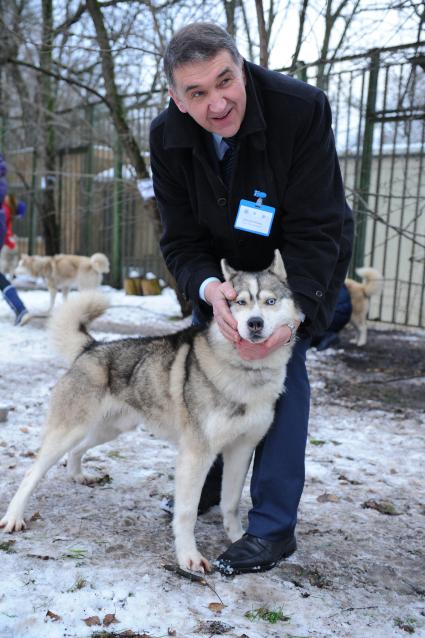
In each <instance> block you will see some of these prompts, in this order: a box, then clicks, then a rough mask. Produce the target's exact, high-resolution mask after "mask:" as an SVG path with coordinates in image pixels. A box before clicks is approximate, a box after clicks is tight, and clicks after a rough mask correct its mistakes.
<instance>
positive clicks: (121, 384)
mask: <svg viewBox="0 0 425 638" xmlns="http://www.w3.org/2000/svg"><path fill="white" fill-rule="evenodd" d="M222 268H223V273H224V276H225V277H226V279H227V280H229V281H231V282H232V285H233V286H234V288H235V290H236V292H237V297H236V299H235V300H234V301H233V302H231V311H232V313H233V315H234V317H235V318H236V320H237V323H238V331H239V333H240V335H241V336H242V337H243V338H244V339H249V340H250V341H255V342H257V343H258V342H259V341H264V340H266V339H267V338H268V337H269V336H270V335H271V334H272V333H273V332H274V331H275V330H276V328H277V327H278V326H281V325H284V324H287V323H288V322H289V321H294V320H297V319H298V318H299V314H300V313H299V310H298V308H297V307H296V306H295V303H294V300H293V298H292V295H291V291H290V290H289V288H288V286H287V283H286V273H285V269H284V266H283V262H282V258H281V256H280V253H279V252H278V251H276V254H275V259H274V261H273V263H272V265H271V266H270V268H269V269H267V270H265V271H262V272H260V273H243V272H237V271H234V270H232V269H231V268H230V267H229V266H228V265H227V264H226V263H225V262H223V263H222ZM106 306H107V304H106V302H105V299H104V297H102V296H101V295H99V294H93V293H91V294H87V293H82V294H81V295H78V296H76V297H75V298H73V299H71V300H70V301H69V302H67V303H66V304H64V305H63V306H62V307H61V308H60V310H59V312H58V313H57V314H56V316H55V317H54V318H53V321H52V329H53V337H54V340H55V342H56V345H57V347H58V349H59V351H60V352H61V353H62V354H63V355H65V356H66V357H67V358H68V360H69V361H71V362H73V363H72V365H71V368H70V370H69V371H68V372H67V373H66V374H65V375H64V376H63V377H62V379H61V380H59V382H58V383H57V385H56V386H55V388H54V390H53V394H52V398H51V403H50V409H49V412H48V417H47V421H46V425H45V430H44V439H43V443H42V446H41V449H40V452H39V455H38V457H37V460H36V461H35V463H34V465H33V466H32V468H31V469H30V470H29V472H28V473H27V474H26V476H25V478H24V479H23V481H22V483H21V485H20V487H19V489H18V491H17V493H16V494H15V496H14V497H13V499H12V501H11V503H10V505H9V507H8V510H7V512H6V515H5V516H4V518H3V519H2V520H1V521H0V526H1V527H5V530H6V531H7V532H12V531H14V530H20V529H22V528H23V527H24V526H25V523H24V519H23V515H24V508H25V505H26V502H27V500H28V498H29V496H30V494H31V493H32V491H33V490H34V488H35V486H36V485H37V483H38V481H39V480H40V479H41V478H42V476H43V475H44V474H45V473H46V472H47V470H48V469H49V468H50V467H51V466H52V465H53V464H54V463H55V462H57V461H58V460H59V459H60V458H61V457H62V456H63V454H65V453H66V452H69V455H68V465H67V468H68V472H69V474H70V476H71V477H72V478H73V479H74V480H77V481H80V482H87V481H90V478H88V477H86V476H84V474H83V473H82V469H81V458H82V456H83V454H84V452H85V451H86V450H88V449H89V448H90V447H93V446H94V445H98V444H100V443H104V442H106V441H108V440H111V439H113V438H115V436H117V435H118V434H119V433H120V432H124V431H127V430H130V429H133V428H134V427H135V426H136V425H137V424H139V423H140V422H142V423H143V424H144V425H145V426H146V427H148V429H149V430H151V431H153V432H154V433H156V434H158V435H160V436H163V437H165V438H167V439H169V440H171V441H173V442H174V443H176V444H177V447H178V456H177V464H176V473H175V475H176V479H175V481H176V484H175V508H174V520H173V530H174V535H175V543H176V552H177V559H178V563H179V564H180V566H181V567H184V568H189V569H195V570H200V571H202V570H204V569H209V563H208V561H207V559H206V558H204V557H203V556H202V555H201V554H200V553H199V551H198V549H197V547H196V542H195V537H194V527H195V522H196V515H197V506H198V502H199V498H200V494H201V489H202V486H203V483H204V480H205V477H206V475H207V472H208V470H209V468H210V466H211V464H212V462H213V460H214V459H215V457H216V456H217V454H218V453H220V452H222V454H223V461H224V473H223V487H222V498H221V509H222V514H223V522H224V527H225V530H226V532H227V534H228V536H229V538H230V540H231V541H235V540H237V539H238V538H239V537H240V536H241V535H242V527H241V523H240V520H239V501H240V495H241V491H242V487H243V483H244V480H245V476H246V473H247V470H248V466H249V462H250V459H251V455H252V452H253V450H254V448H255V446H256V445H257V443H258V442H259V441H260V440H261V438H262V437H263V436H264V434H265V433H266V431H267V429H268V428H269V426H270V424H271V422H272V419H273V410H274V404H275V401H276V399H277V398H278V396H279V394H280V393H281V392H282V388H283V383H284V380H285V377H286V364H287V362H288V360H289V358H290V356H291V353H292V349H293V343H292V342H291V343H289V344H287V345H285V346H283V347H282V348H280V349H279V350H276V351H275V352H273V353H272V354H271V355H269V356H268V357H267V358H265V359H261V360H257V361H244V360H242V359H240V357H239V355H238V354H237V351H236V349H235V347H234V345H233V344H232V343H230V342H229V341H227V340H226V339H225V338H224V337H223V336H222V334H221V332H220V330H219V329H218V326H217V324H216V323H215V322H214V321H212V322H211V324H210V325H209V326H208V327H206V328H201V329H199V328H190V329H188V330H184V331H182V332H178V333H176V334H172V335H168V336H165V337H154V338H145V339H141V338H135V339H120V340H117V341H114V342H108V343H101V342H96V341H95V340H94V339H93V338H92V337H91V336H90V335H89V334H88V333H87V330H86V325H87V324H88V322H90V321H92V320H93V319H94V318H96V317H98V316H99V315H100V314H101V313H102V312H103V311H104V310H105V308H106Z"/></svg>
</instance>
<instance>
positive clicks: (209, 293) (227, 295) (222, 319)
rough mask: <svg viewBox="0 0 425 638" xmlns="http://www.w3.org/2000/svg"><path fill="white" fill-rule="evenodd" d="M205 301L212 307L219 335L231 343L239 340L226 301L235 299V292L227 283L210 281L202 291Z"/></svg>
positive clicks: (234, 322) (235, 325)
mask: <svg viewBox="0 0 425 638" xmlns="http://www.w3.org/2000/svg"><path fill="white" fill-rule="evenodd" d="M204 295H205V299H206V300H207V301H208V303H210V304H211V305H212V308H213V313H214V317H215V320H216V321H217V325H218V327H219V329H220V332H221V334H222V335H223V336H224V337H225V338H226V339H227V340H228V341H231V342H232V343H239V341H240V340H241V338H240V336H239V333H238V324H237V322H236V320H235V319H234V317H233V315H232V313H231V312H230V310H229V306H228V303H227V300H229V301H230V300H232V299H234V298H235V297H236V291H235V289H234V288H233V286H232V284H230V283H229V282H228V281H225V282H223V283H220V282H219V281H211V282H210V283H209V284H207V285H206V287H205V291H204Z"/></svg>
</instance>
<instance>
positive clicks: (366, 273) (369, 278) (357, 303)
mask: <svg viewBox="0 0 425 638" xmlns="http://www.w3.org/2000/svg"><path fill="white" fill-rule="evenodd" d="M356 273H357V274H358V275H359V277H361V278H362V281H361V283H359V282H358V281H354V279H346V280H345V285H346V286H347V288H348V291H349V293H350V297H351V304H352V306H353V310H352V313H351V319H350V323H351V324H352V325H353V326H354V328H355V330H356V332H357V335H356V337H355V339H354V340H353V343H356V344H357V345H358V346H364V345H366V341H367V323H366V317H367V313H368V310H369V305H370V298H371V297H372V296H373V295H377V294H378V293H379V292H381V289H382V281H383V278H382V275H381V273H380V272H378V271H377V270H375V269H374V268H366V267H364V268H356Z"/></svg>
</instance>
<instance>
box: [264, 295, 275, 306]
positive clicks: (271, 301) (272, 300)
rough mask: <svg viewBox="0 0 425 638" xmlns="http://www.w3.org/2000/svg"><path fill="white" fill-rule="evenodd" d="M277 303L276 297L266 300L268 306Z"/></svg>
mask: <svg viewBox="0 0 425 638" xmlns="http://www.w3.org/2000/svg"><path fill="white" fill-rule="evenodd" d="M275 303H276V299H275V298H274V297H269V298H268V299H266V304H267V305H268V306H274V305H275Z"/></svg>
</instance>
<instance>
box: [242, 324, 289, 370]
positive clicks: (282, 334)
mask: <svg viewBox="0 0 425 638" xmlns="http://www.w3.org/2000/svg"><path fill="white" fill-rule="evenodd" d="M295 325H296V327H297V328H298V326H299V325H300V322H299V321H297V322H296V324H295ZM291 336H292V333H291V329H290V328H289V327H288V326H281V327H280V328H278V329H277V330H276V331H275V332H274V333H273V334H272V335H271V336H270V337H269V338H268V339H267V340H266V341H263V342H262V343H251V342H250V341H246V340H245V339H241V340H240V341H239V343H237V344H236V349H237V351H238V353H239V356H240V358H241V359H244V360H245V361H255V360H256V359H264V358H265V357H268V355H269V354H271V353H272V352H274V351H275V350H277V349H278V348H280V347H281V346H283V345H285V344H286V343H289V341H290V340H291Z"/></svg>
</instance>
